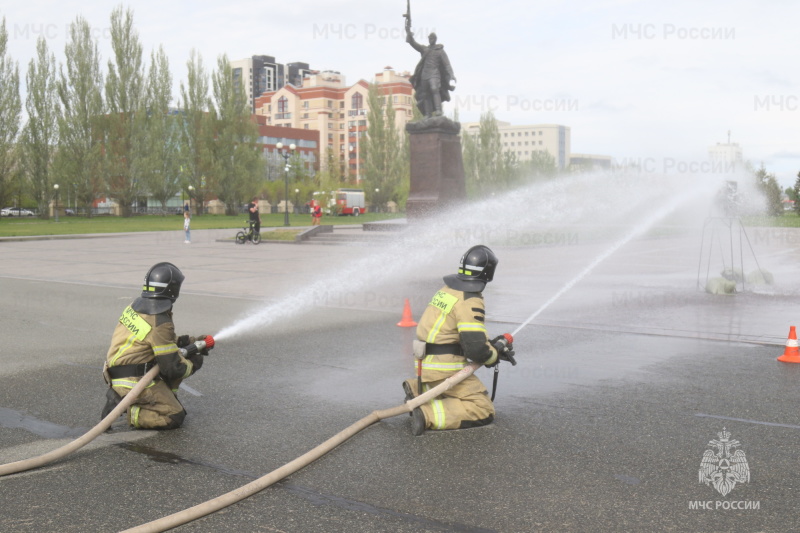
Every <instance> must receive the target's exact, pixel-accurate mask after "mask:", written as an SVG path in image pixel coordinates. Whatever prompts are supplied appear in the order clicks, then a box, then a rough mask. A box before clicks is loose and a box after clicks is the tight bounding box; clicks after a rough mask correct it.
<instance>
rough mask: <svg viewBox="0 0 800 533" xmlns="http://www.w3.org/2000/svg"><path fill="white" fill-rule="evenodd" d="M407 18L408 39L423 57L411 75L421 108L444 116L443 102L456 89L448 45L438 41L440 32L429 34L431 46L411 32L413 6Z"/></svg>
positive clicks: (425, 113)
mask: <svg viewBox="0 0 800 533" xmlns="http://www.w3.org/2000/svg"><path fill="white" fill-rule="evenodd" d="M403 17H405V19H406V42H407V43H408V44H410V45H411V47H412V48H414V50H416V51H417V52H419V53H420V55H421V56H422V57H421V58H420V60H419V63H417V67H416V68H415V69H414V75H413V76H411V79H410V81H411V85H412V86H413V87H414V92H415V93H416V98H417V107H419V110H420V111H421V112H422V114H423V115H424V116H425V118H428V117H434V116H441V114H442V102H448V101H450V91H452V90H455V83H456V76H455V74H453V67H451V66H450V60H449V59H448V57H447V52H445V51H444V45H442V44H437V43H436V34H435V33H431V34H430V35H429V36H428V46H425V45H422V44H419V43H418V42H417V41H415V40H414V32H412V31H411V6H410V0H409V4H408V11H407V12H406V14H405V15H403Z"/></svg>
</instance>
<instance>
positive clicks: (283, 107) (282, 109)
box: [278, 96, 289, 113]
mask: <svg viewBox="0 0 800 533" xmlns="http://www.w3.org/2000/svg"><path fill="white" fill-rule="evenodd" d="M288 112H289V100H287V99H286V97H285V96H281V97H280V98H278V113H288Z"/></svg>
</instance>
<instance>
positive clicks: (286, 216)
mask: <svg viewBox="0 0 800 533" xmlns="http://www.w3.org/2000/svg"><path fill="white" fill-rule="evenodd" d="M275 148H277V149H278V153H279V154H280V155H281V156H283V160H284V163H286V166H284V167H283V184H284V189H283V191H284V192H283V225H284V226H289V225H290V224H289V158H290V157H292V154H293V153H294V149H295V148H297V147H296V146H295V144H294V143H292V144H290V145H289V151H288V152H284V151H283V143H278V144H276V145H275Z"/></svg>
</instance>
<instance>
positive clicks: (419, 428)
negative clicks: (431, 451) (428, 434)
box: [411, 407, 426, 437]
mask: <svg viewBox="0 0 800 533" xmlns="http://www.w3.org/2000/svg"><path fill="white" fill-rule="evenodd" d="M425 424H426V422H425V413H423V412H422V409H420V408H419V407H416V408H414V410H413V411H412V412H411V434H412V435H414V436H415V437H419V436H420V435H422V434H423V433H424V432H425Z"/></svg>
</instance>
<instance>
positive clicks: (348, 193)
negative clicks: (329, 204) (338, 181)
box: [336, 189, 367, 217]
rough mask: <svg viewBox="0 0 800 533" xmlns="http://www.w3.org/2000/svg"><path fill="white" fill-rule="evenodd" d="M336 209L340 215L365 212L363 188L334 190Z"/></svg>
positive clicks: (356, 214)
mask: <svg viewBox="0 0 800 533" xmlns="http://www.w3.org/2000/svg"><path fill="white" fill-rule="evenodd" d="M336 209H337V211H338V212H339V214H340V215H353V216H354V217H357V216H358V215H360V214H361V213H366V212H367V208H366V207H365V204H364V190H363V189H339V190H337V191H336Z"/></svg>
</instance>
